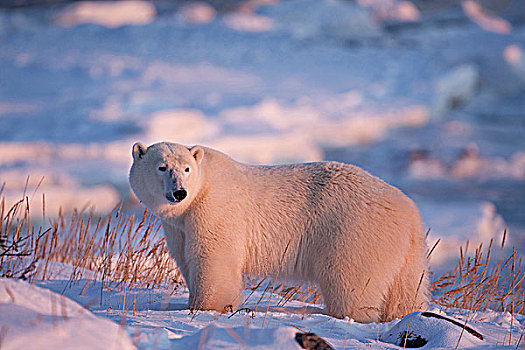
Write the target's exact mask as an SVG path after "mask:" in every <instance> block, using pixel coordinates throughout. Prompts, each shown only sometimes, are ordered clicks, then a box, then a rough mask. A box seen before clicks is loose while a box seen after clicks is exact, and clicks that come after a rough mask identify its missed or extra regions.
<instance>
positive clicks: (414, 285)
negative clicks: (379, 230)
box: [380, 249, 428, 322]
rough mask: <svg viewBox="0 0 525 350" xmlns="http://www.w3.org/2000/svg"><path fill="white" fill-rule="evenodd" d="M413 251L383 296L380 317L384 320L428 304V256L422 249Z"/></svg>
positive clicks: (400, 315) (386, 320)
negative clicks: (426, 256)
mask: <svg viewBox="0 0 525 350" xmlns="http://www.w3.org/2000/svg"><path fill="white" fill-rule="evenodd" d="M411 252H412V253H411V254H409V255H408V257H407V259H406V261H405V264H404V265H403V267H402V268H401V270H400V271H399V272H398V273H397V274H396V275H395V277H394V280H393V281H392V283H391V284H390V286H389V288H388V290H387V292H386V294H385V295H384V297H383V298H384V300H383V305H382V308H381V317H380V318H381V321H383V322H388V321H391V320H393V319H395V318H398V317H402V316H404V315H406V314H408V313H410V312H412V311H417V310H422V309H424V308H425V307H426V305H427V302H428V276H427V271H426V258H425V256H424V254H423V253H422V252H423V251H422V250H415V249H411Z"/></svg>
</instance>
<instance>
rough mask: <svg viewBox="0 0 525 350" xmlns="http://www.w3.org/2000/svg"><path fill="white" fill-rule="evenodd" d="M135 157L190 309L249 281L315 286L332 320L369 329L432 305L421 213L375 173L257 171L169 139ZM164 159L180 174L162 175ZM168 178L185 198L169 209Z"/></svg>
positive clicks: (219, 305)
mask: <svg viewBox="0 0 525 350" xmlns="http://www.w3.org/2000/svg"><path fill="white" fill-rule="evenodd" d="M133 150H134V151H133V154H134V164H133V166H132V168H131V172H130V183H131V187H132V188H133V191H134V192H135V194H136V195H137V197H138V198H139V199H140V200H141V201H142V202H143V203H144V204H145V205H146V206H147V207H148V208H149V209H150V210H152V211H153V212H154V213H155V214H156V215H157V216H159V217H160V218H161V220H162V225H163V227H164V232H165V235H166V242H167V244H168V247H169V250H170V253H171V255H172V256H173V257H174V258H175V260H176V261H177V264H178V266H179V268H180V269H181V272H182V274H183V276H184V279H185V281H186V284H187V285H188V288H189V290H190V300H189V307H190V308H199V309H214V310H219V311H224V310H225V308H227V307H228V306H229V305H232V306H233V307H235V306H236V305H237V304H238V303H239V302H240V301H241V298H242V297H241V292H242V288H243V275H244V274H250V275H259V276H274V277H275V276H279V277H280V278H282V279H286V280H294V281H305V282H306V281H308V282H314V283H316V284H318V286H319V287H320V289H321V292H322V294H323V297H324V301H325V304H326V307H327V311H328V313H329V314H331V315H333V316H336V317H344V316H349V317H351V318H353V319H355V320H357V321H361V322H372V321H388V320H391V319H393V318H396V317H400V316H402V315H404V314H406V313H408V312H410V311H413V310H418V309H421V308H423V307H424V306H425V305H426V302H427V294H428V279H427V270H426V268H427V267H426V257H425V254H426V244H425V237H424V233H423V226H422V223H421V219H420V216H419V212H418V210H417V208H416V206H415V205H414V203H413V202H412V201H411V200H410V199H409V198H408V197H407V196H405V195H404V194H403V193H402V192H401V191H399V190H398V189H396V188H394V187H392V186H390V185H388V184H386V183H385V182H383V181H382V180H380V179H379V178H377V177H374V176H372V175H370V174H369V173H367V172H366V171H364V170H362V169H360V168H358V167H356V166H352V165H348V164H342V163H337V162H319V163H310V164H292V165H282V166H251V165H245V164H241V163H238V162H236V161H234V160H232V159H231V158H229V157H228V156H227V155H225V154H223V153H220V152H218V151H216V150H213V149H210V148H206V147H202V146H195V147H193V148H187V147H185V146H182V145H179V144H174V143H167V142H163V143H158V144H154V145H152V146H150V147H148V148H147V149H146V146H144V145H142V144H136V145H135V146H134V148H133ZM160 163H162V164H165V165H167V167H168V168H169V169H171V170H172V173H171V174H172V177H170V178H168V177H166V176H164V177H163V176H162V174H159V173H158V170H157V165H158V164H160ZM186 166H190V167H191V172H190V173H189V174H185V173H184V172H183V169H184V168H185V167H186ZM170 183H171V184H173V186H172V188H171V190H174V191H175V190H176V189H178V188H177V186H178V187H184V188H185V189H186V190H187V192H188V196H187V198H185V199H184V200H182V201H181V202H180V203H177V204H171V203H169V202H168V200H167V199H166V196H165V191H166V189H167V188H168V190H169V189H170V187H169V186H170Z"/></svg>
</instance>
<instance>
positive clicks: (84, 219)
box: [0, 191, 183, 290]
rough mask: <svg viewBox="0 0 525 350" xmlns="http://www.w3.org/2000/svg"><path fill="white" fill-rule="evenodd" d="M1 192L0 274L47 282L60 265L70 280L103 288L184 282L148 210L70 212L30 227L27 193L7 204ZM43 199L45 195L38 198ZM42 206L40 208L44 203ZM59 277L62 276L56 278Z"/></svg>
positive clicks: (176, 286) (43, 219)
mask: <svg viewBox="0 0 525 350" xmlns="http://www.w3.org/2000/svg"><path fill="white" fill-rule="evenodd" d="M1 192H2V191H0V215H1V221H0V277H12V278H21V279H25V280H29V281H31V280H32V279H33V278H38V279H42V280H50V279H54V278H57V277H58V276H56V275H55V274H56V273H57V271H60V270H61V267H62V266H63V265H62V264H67V265H69V266H72V271H70V272H68V274H69V281H70V283H75V282H77V281H79V280H80V279H82V278H88V279H96V280H99V281H102V285H103V288H118V289H124V290H126V289H127V290H129V289H131V288H135V287H139V288H140V287H144V288H178V287H180V286H182V285H183V282H182V281H183V280H182V277H181V275H180V272H179V270H178V268H177V267H176V265H175V262H174V261H173V260H171V259H170V257H169V254H168V250H167V247H166V246H165V244H164V238H163V237H161V234H160V233H159V230H160V223H159V222H158V220H157V219H155V218H154V217H153V216H152V215H150V214H149V213H148V212H147V211H144V213H143V215H142V216H141V217H135V216H134V215H129V216H127V215H122V214H121V207H119V208H117V209H116V210H115V211H114V212H113V213H112V214H110V215H108V216H106V217H95V216H94V215H93V214H92V213H86V212H78V211H76V210H75V211H73V214H72V215H69V216H67V217H66V216H64V215H62V214H60V215H59V216H58V217H57V218H53V219H50V220H47V223H46V218H45V209H44V213H42V221H43V224H41V225H33V224H32V222H31V218H30V216H29V211H30V206H29V200H28V198H27V197H25V198H24V199H22V200H20V201H19V202H17V203H15V204H14V205H12V206H11V207H9V208H7V207H6V202H5V198H4V197H3V196H1ZM42 200H43V201H45V198H44V197H43V199H42ZM44 208H45V206H44ZM61 278H63V276H61Z"/></svg>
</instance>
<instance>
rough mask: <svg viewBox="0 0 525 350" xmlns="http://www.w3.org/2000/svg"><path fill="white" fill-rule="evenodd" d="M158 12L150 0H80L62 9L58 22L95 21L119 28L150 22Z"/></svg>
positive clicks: (74, 24)
mask: <svg viewBox="0 0 525 350" xmlns="http://www.w3.org/2000/svg"><path fill="white" fill-rule="evenodd" d="M156 14H157V12H156V10H155V6H153V4H152V3H151V2H148V1H141V0H124V1H96V2H94V1H79V2H77V3H73V4H71V5H68V6H67V7H66V8H65V9H64V10H62V12H60V13H59V14H58V16H57V19H56V22H57V23H58V24H60V25H62V26H64V27H74V26H76V25H79V24H85V23H94V24H99V25H101V26H105V27H108V28H117V27H122V26H125V25H145V24H149V23H151V22H152V21H153V20H154V19H155V16H156Z"/></svg>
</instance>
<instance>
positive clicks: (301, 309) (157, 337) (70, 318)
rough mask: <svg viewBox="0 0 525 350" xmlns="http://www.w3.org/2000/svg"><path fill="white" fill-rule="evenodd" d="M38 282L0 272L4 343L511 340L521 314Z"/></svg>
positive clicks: (442, 344) (278, 344) (352, 344)
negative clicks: (223, 304)
mask: <svg viewBox="0 0 525 350" xmlns="http://www.w3.org/2000/svg"><path fill="white" fill-rule="evenodd" d="M37 284H38V285H39V286H37V285H31V284H28V283H26V282H23V281H19V280H9V279H0V310H2V312H0V328H1V330H2V336H1V337H0V340H1V346H2V349H21V348H24V349H33V348H34V349H57V348H86V349H87V348H89V349H94V348H100V349H107V348H111V347H112V348H116V349H127V348H132V347H133V345H134V346H136V347H137V348H139V349H261V350H262V349H301V347H300V346H299V345H298V343H297V341H296V340H295V339H296V337H298V335H297V334H299V337H300V336H301V335H302V334H304V333H314V334H316V335H317V336H319V337H321V338H322V339H323V340H324V341H326V342H328V344H330V345H331V346H332V347H333V348H334V349H343V348H344V349H366V348H373V349H399V348H402V347H403V346H402V345H401V346H399V345H400V344H404V341H405V337H404V334H406V333H405V332H408V334H409V337H408V339H407V342H408V343H407V344H408V345H410V342H411V341H412V342H415V343H414V344H417V341H419V342H421V339H424V341H426V343H425V348H427V349H428V348H444V349H453V348H455V347H456V345H458V342H459V348H484V349H489V348H494V347H496V346H497V347H498V348H505V347H504V345H505V346H506V348H508V349H515V348H516V344H518V341H519V338H520V336H522V335H523V330H524V326H525V324H524V322H525V318H524V317H523V316H521V315H511V314H510V313H496V312H492V311H487V312H478V313H469V312H467V311H465V312H460V313H456V314H455V315H453V316H452V315H446V314H445V313H443V312H442V311H440V310H439V309H437V308H431V311H432V312H433V314H430V315H429V314H428V313H423V314H421V313H412V314H409V315H407V316H405V317H404V318H403V319H401V320H394V321H392V322H388V323H382V324H376V323H371V324H360V323H357V322H354V321H353V320H351V319H348V318H346V319H335V318H332V317H329V316H327V315H325V314H323V307H322V305H312V304H305V303H302V302H298V301H290V302H287V303H286V304H284V305H282V299H281V298H280V297H278V296H276V295H272V298H270V297H269V293H266V295H261V293H260V292H255V293H252V292H251V291H250V290H247V291H246V292H245V297H246V301H245V304H244V305H243V306H244V307H245V308H247V309H245V310H240V311H239V312H236V313H232V312H227V313H224V314H220V313H217V312H211V311H199V312H197V313H190V312H189V311H188V310H187V309H185V305H186V302H187V298H188V294H187V293H175V294H173V295H170V292H169V291H158V290H157V291H151V290H131V291H126V293H124V292H115V291H104V293H103V296H102V303H101V295H100V292H101V286H100V282H95V281H88V280H81V281H79V283H78V284H76V285H74V286H68V281H67V280H57V281H51V282H42V283H37ZM86 284H87V286H86ZM55 293H57V294H55ZM64 295H65V296H64ZM69 298H71V299H73V300H74V301H73V300H71V299H69ZM77 303H78V304H77ZM79 304H80V305H84V306H85V307H86V308H88V309H89V310H90V311H88V310H86V309H83V308H82V307H81V306H80V305H79ZM436 315H437V316H436ZM439 315H441V316H445V317H446V318H448V319H449V320H450V319H453V320H455V321H456V322H459V326H458V325H455V324H453V323H451V322H450V321H447V320H444V319H441V318H437V317H439ZM108 319H110V320H113V321H114V323H111V322H109V321H108ZM466 319H467V321H468V322H467V324H466V327H465V330H464V331H463V327H464V325H465V320H466ZM132 344H133V345H132ZM420 345H421V343H420Z"/></svg>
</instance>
